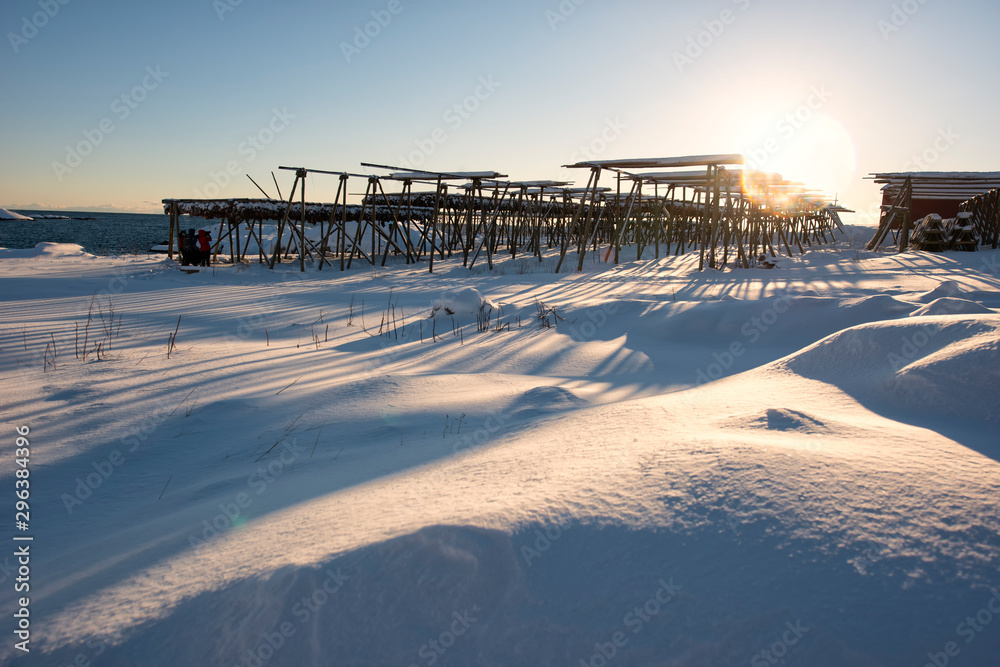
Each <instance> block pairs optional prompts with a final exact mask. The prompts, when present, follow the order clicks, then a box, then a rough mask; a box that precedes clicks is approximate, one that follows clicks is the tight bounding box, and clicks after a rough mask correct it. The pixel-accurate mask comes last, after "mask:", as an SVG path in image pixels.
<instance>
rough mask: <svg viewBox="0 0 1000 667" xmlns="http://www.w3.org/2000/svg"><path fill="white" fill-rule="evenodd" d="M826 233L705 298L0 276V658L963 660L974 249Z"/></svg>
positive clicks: (13, 267)
mask: <svg viewBox="0 0 1000 667" xmlns="http://www.w3.org/2000/svg"><path fill="white" fill-rule="evenodd" d="M848 231H849V232H852V233H855V235H856V237H857V239H855V240H853V241H852V240H851V239H847V240H844V241H843V242H841V243H839V244H837V245H835V246H833V247H830V248H824V249H822V250H812V251H809V252H807V253H805V254H804V255H797V256H795V257H791V258H788V257H784V258H781V259H780V261H779V262H778V263H777V266H776V267H775V268H773V269H770V270H734V271H728V272H724V273H723V272H715V271H706V272H698V271H697V257H696V256H694V255H687V256H682V257H671V258H667V259H659V260H657V259H652V258H646V259H642V260H638V261H636V260H632V261H624V260H623V263H622V264H621V265H619V266H614V265H613V264H605V263H604V262H601V261H599V260H598V259H596V257H595V256H594V255H589V256H588V261H587V262H586V263H585V267H584V271H583V272H582V273H563V274H559V275H555V274H553V273H552V272H551V271H552V268H553V267H554V265H555V261H556V259H557V258H555V257H552V256H547V257H546V258H545V260H544V262H542V263H539V262H538V261H537V260H536V259H534V258H530V257H529V258H526V259H522V258H518V259H515V260H511V259H497V260H496V269H495V270H494V271H492V272H490V271H487V270H486V267H485V266H479V265H478V264H477V266H476V268H475V270H473V271H470V270H468V269H466V268H463V267H462V266H461V261H460V260H458V261H456V260H454V259H452V260H445V261H442V262H437V261H436V262H435V267H434V268H435V272H434V273H433V274H429V273H428V272H427V266H426V264H425V263H422V264H417V265H409V266H407V265H405V264H403V263H401V262H397V263H395V264H392V261H391V259H390V265H389V266H386V267H384V268H383V267H374V268H373V267H371V266H369V265H368V264H367V263H366V262H358V263H355V266H354V268H353V269H352V270H351V271H348V272H346V273H341V272H340V271H338V270H332V267H330V266H326V267H324V268H323V269H322V270H321V271H318V270H316V267H315V266H313V267H309V270H308V271H307V272H306V273H300V272H299V271H298V263H297V262H296V263H294V264H282V265H278V266H277V267H276V270H275V271H273V272H272V271H269V270H267V269H266V268H263V267H260V266H257V265H256V264H250V265H246V264H239V265H236V266H216V267H211V268H209V269H203V270H202V271H201V272H199V273H196V274H191V275H188V274H184V273H181V272H180V271H178V265H177V262H176V261H170V260H167V259H165V258H149V257H134V258H93V257H91V256H88V255H86V254H85V253H83V252H82V250H80V249H79V247H78V246H59V245H56V244H40V247H39V248H36V249H35V250H30V251H10V250H0V279H2V280H3V282H4V284H5V289H4V291H3V293H2V298H3V299H4V306H5V307H4V308H3V310H2V311H0V368H2V371H3V373H4V377H5V378H6V379H7V381H6V382H5V383H3V385H2V386H0V413H2V421H3V423H5V424H7V425H8V430H9V431H12V428H13V426H15V425H20V424H26V425H28V426H30V427H31V435H30V439H31V481H32V496H31V518H32V523H31V531H30V534H32V535H33V536H34V541H33V542H32V550H33V555H34V557H33V559H32V562H31V564H32V575H33V576H32V579H31V584H32V589H31V613H32V617H31V623H32V625H31V627H32V630H33V632H32V644H31V649H32V651H31V654H30V656H26V657H25V656H17V655H15V654H16V653H19V652H17V651H15V650H14V649H13V648H12V642H10V641H9V640H8V642H6V643H5V644H4V645H3V647H2V649H0V651H2V652H0V660H6V659H10V658H13V660H11V663H12V664H30V665H58V666H60V667H61V666H63V665H69V664H83V662H85V661H90V662H91V664H99V665H140V664H157V665H192V664H213V665H241V666H247V665H258V664H260V665H297V666H298V665H328V664H338V665H340V664H343V665H402V666H403V667H408V666H410V665H473V664H483V665H508V664H509V665H556V664H558V665H579V664H581V661H583V664H585V665H599V664H607V665H613V664H621V665H658V666H659V665H671V666H678V665H709V664H710V665H746V664H751V665H756V664H777V661H778V657H780V658H781V659H782V660H784V662H783V663H782V664H785V665H923V664H925V663H929V664H934V659H935V658H934V657H933V656H937V655H938V654H942V655H946V657H947V654H945V653H944V652H945V651H946V650H948V649H947V647H949V646H950V643H951V642H954V647H953V648H955V649H957V650H958V651H959V655H960V657H954V658H953V659H954V664H969V665H986V664H992V661H993V660H994V659H995V656H996V654H997V651H998V650H1000V622H998V621H997V620H995V619H994V615H995V613H996V612H994V611H990V609H991V605H992V609H994V610H995V609H997V608H998V606H997V605H998V604H1000V575H998V574H997V573H998V565H1000V516H998V514H997V512H996V498H997V494H998V492H1000V463H998V462H1000V445H998V443H997V438H996V433H997V422H998V421H1000V405H998V404H997V402H996V388H997V387H998V386H1000V363H998V361H1000V315H998V312H1000V292H998V288H1000V252H998V251H991V250H987V251H981V252H975V253H969V252H946V253H933V254H932V253H921V252H908V253H899V254H897V253H892V254H879V253H874V252H867V251H863V250H858V245H859V242H860V243H863V240H865V239H867V238H868V237H870V235H871V230H867V229H866V230H852V229H851V228H848ZM631 253H632V254H631V255H629V252H626V251H625V250H623V252H622V257H623V258H626V257H633V258H634V257H635V253H634V249H632V250H631ZM112 309H113V312H114V318H115V320H117V319H118V318H119V317H120V318H121V320H120V324H119V325H117V326H118V328H117V329H112V330H111V333H108V329H107V327H106V325H105V323H106V322H107V321H108V320H109V318H110V317H111V315H110V311H111V310H112ZM448 311H450V314H449V312H448ZM485 311H489V312H490V317H491V319H490V322H489V326H488V327H486V328H487V329H488V330H485V331H484V330H482V329H483V326H482V324H483V322H482V318H483V313H484V312H485ZM88 312H89V313H91V324H90V326H89V328H88V329H87V330H88V336H89V338H88V343H87V350H88V353H87V358H86V360H83V359H82V358H77V354H76V351H77V350H79V349H81V343H82V341H81V340H78V339H77V338H76V333H77V331H80V332H82V331H83V330H84V329H85V327H86V326H87V321H88ZM442 313H445V315H444V317H442V316H441V314H442ZM178 316H180V323H179V326H178ZM388 323H391V326H390V324H388ZM175 329H176V330H177V331H178V334H177V339H176V344H175V348H174V349H173V351H172V352H171V354H170V356H169V358H168V356H167V339H168V336H170V335H171V334H173V332H174V331H175ZM116 331H117V333H115V332H116ZM81 335H82V334H81ZM53 341H54V342H55V343H56V347H57V349H58V354H57V356H56V357H55V367H53V366H52V365H51V364H50V363H47V361H48V360H51V351H50V352H49V353H48V354H47V353H46V347H47V346H48V345H49V344H51V343H52V342H53ZM98 343H101V344H103V347H102V351H101V354H100V355H98V353H97V352H95V351H94V347H95V346H96V345H97V344H98ZM0 449H2V450H3V451H2V455H3V460H4V461H5V462H12V461H13V459H14V438H13V437H8V438H7V439H6V440H4V441H2V443H0ZM0 471H2V477H3V479H2V481H0V485H3V488H7V489H12V488H13V482H14V466H13V463H5V464H4V466H3V467H2V468H0ZM9 514H11V513H8V516H9ZM7 521H8V522H10V523H8V531H7V534H10V535H13V534H15V533H16V531H15V529H14V526H13V523H12V519H10V518H8V519H7ZM3 558H4V556H0V565H5V566H7V567H10V564H11V563H13V559H12V557H11V556H6V558H7V559H8V561H6V562H4V561H3ZM4 572H6V570H5V571H4ZM9 583H10V582H7V583H5V584H4V585H5V586H7V585H9ZM8 590H10V589H8ZM0 604H2V605H3V613H5V614H7V613H13V611H14V600H13V598H12V596H4V597H3V598H0ZM983 610H986V611H985V612H984V611H983ZM987 615H988V618H989V619H990V620H989V622H986V619H987ZM970 618H971V619H972V623H970V622H969V619H970ZM977 618H978V620H976V619H977ZM976 628H978V629H976ZM80 656H82V658H81V657H80ZM776 656H777V657H776ZM19 657H21V658H24V659H23V660H19V659H18V658H19ZM959 661H961V663H959Z"/></svg>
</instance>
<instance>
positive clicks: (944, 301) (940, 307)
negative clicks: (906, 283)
mask: <svg viewBox="0 0 1000 667" xmlns="http://www.w3.org/2000/svg"><path fill="white" fill-rule="evenodd" d="M992 313H993V311H992V310H990V309H989V308H987V307H986V306H984V305H983V304H981V303H977V302H975V301H969V300H968V299H956V298H955V297H950V296H943V297H941V298H939V299H934V300H933V301H931V302H930V303H928V304H927V305H925V306H921V307H920V308H918V309H917V310H915V311H913V312H912V313H910V317H919V316H921V315H979V314H992Z"/></svg>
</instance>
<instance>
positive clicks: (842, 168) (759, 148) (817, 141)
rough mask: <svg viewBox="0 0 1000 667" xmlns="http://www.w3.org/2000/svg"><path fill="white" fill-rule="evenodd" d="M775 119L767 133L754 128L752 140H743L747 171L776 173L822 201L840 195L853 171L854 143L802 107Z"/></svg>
mask: <svg viewBox="0 0 1000 667" xmlns="http://www.w3.org/2000/svg"><path fill="white" fill-rule="evenodd" d="M807 112H808V113H807ZM778 118H779V120H778V121H775V122H773V123H772V125H771V127H770V132H765V133H763V135H762V133H761V132H760V126H757V129H756V131H753V132H752V135H751V136H752V138H750V139H749V140H746V139H745V140H744V142H745V143H744V148H743V151H742V152H743V154H744V155H745V156H746V158H747V167H748V168H749V169H757V170H760V171H765V172H769V173H779V174H781V175H782V176H783V177H784V178H785V179H786V180H789V181H798V182H801V183H803V184H804V185H805V187H806V188H807V189H809V190H818V191H819V194H822V195H824V196H826V197H830V198H832V197H835V196H836V195H837V194H838V193H842V192H844V191H845V190H846V189H847V188H848V187H849V186H850V185H851V183H852V182H853V180H854V178H855V176H856V171H857V154H856V151H855V148H854V140H853V139H852V137H851V135H850V133H849V132H848V131H847V129H846V128H845V127H844V125H843V124H842V123H841V122H840V121H839V120H837V119H836V118H834V117H833V116H830V115H828V114H824V113H822V112H818V111H816V112H813V111H811V110H810V109H808V107H804V106H803V107H801V108H800V109H799V110H798V111H797V112H790V113H786V114H784V115H781V116H778ZM762 136H763V138H761V137H762Z"/></svg>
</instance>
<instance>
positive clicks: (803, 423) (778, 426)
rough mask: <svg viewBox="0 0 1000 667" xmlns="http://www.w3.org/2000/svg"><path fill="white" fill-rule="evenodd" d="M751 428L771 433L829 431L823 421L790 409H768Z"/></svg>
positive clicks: (752, 423) (753, 422)
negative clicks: (766, 430) (763, 429)
mask: <svg viewBox="0 0 1000 667" xmlns="http://www.w3.org/2000/svg"><path fill="white" fill-rule="evenodd" d="M750 424H751V426H755V427H757V428H765V429H768V430H769V431H798V432H800V433H824V432H826V431H828V430H829V429H827V428H826V424H824V423H823V422H822V421H820V420H818V419H815V418H813V417H810V416H809V415H807V414H806V413H804V412H799V411H798V410H791V409H788V408H768V409H767V410H766V411H765V412H764V415H763V416H761V417H759V418H758V419H756V420H754V421H752V422H751V423H750Z"/></svg>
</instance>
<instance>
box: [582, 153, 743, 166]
mask: <svg viewBox="0 0 1000 667" xmlns="http://www.w3.org/2000/svg"><path fill="white" fill-rule="evenodd" d="M722 164H743V156H742V155H737V154H723V155H688V156H684V157H660V158H645V159H643V158H633V159H626V160H591V161H587V162H577V163H576V164H567V165H564V166H566V167H570V168H576V167H603V168H609V169H656V168H667V167H707V166H712V165H722Z"/></svg>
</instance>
